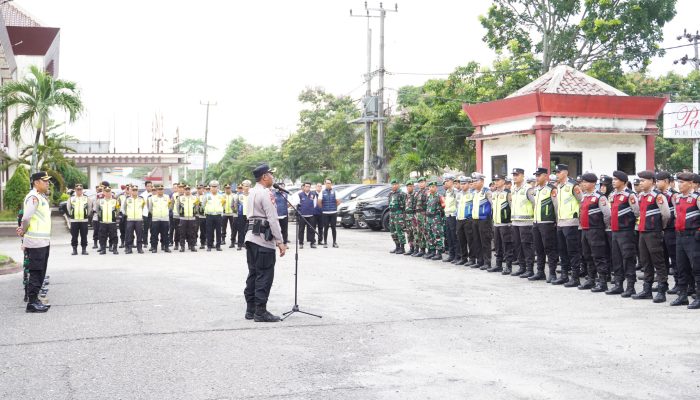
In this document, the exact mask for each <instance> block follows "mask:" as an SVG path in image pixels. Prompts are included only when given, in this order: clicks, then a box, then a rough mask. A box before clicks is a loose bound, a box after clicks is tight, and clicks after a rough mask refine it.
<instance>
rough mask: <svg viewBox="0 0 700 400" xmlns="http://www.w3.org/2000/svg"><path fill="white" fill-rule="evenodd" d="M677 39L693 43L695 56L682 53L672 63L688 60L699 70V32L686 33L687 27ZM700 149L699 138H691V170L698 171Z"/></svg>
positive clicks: (699, 168) (685, 62) (683, 62)
mask: <svg viewBox="0 0 700 400" xmlns="http://www.w3.org/2000/svg"><path fill="white" fill-rule="evenodd" d="M676 39H677V40H683V39H687V40H688V42H690V43H693V47H694V48H695V57H693V58H688V55H687V54H686V55H684V56H683V57H681V58H680V59H678V60H674V61H673V63H674V64H678V63H681V64H683V65H685V64H687V63H688V61H690V62H692V63H693V66H694V67H695V70H696V71H700V57H698V41H700V32H698V31H695V35H693V34H690V33H688V30H687V29H683V34H682V35H678V36H676ZM699 150H700V139H698V138H694V139H693V172H694V173H696V174H697V173H698V171H700V165H699V164H700V162H699V161H700V160H699V159H698V151H699Z"/></svg>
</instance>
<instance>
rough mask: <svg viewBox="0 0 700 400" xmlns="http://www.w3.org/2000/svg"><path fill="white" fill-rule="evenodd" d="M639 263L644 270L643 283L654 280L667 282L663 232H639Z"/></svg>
mask: <svg viewBox="0 0 700 400" xmlns="http://www.w3.org/2000/svg"><path fill="white" fill-rule="evenodd" d="M639 264H641V265H642V271H644V283H649V284H651V283H653V282H654V271H656V281H657V282H659V283H667V282H668V269H667V268H666V262H664V237H663V232H661V231H658V232H639Z"/></svg>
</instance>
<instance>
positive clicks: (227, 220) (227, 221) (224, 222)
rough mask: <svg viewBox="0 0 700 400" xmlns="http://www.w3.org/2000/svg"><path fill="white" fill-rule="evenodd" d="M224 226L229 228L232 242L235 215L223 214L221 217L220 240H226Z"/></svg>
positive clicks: (232, 241)
mask: <svg viewBox="0 0 700 400" xmlns="http://www.w3.org/2000/svg"><path fill="white" fill-rule="evenodd" d="M226 228H231V243H234V237H236V233H235V232H236V217H235V216H233V215H224V216H223V217H222V218H221V241H222V242H225V241H226Z"/></svg>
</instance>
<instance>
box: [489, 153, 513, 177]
mask: <svg viewBox="0 0 700 400" xmlns="http://www.w3.org/2000/svg"><path fill="white" fill-rule="evenodd" d="M507 174H508V156H505V155H503V156H492V157H491V175H507ZM488 178H489V179H490V178H491V177H488Z"/></svg>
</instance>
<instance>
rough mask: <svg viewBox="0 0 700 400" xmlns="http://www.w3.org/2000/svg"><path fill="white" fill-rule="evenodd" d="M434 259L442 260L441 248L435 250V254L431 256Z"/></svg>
mask: <svg viewBox="0 0 700 400" xmlns="http://www.w3.org/2000/svg"><path fill="white" fill-rule="evenodd" d="M430 259H431V260H433V261H441V260H442V252H441V251H439V250H435V255H434V256H432V257H431V258H430Z"/></svg>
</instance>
